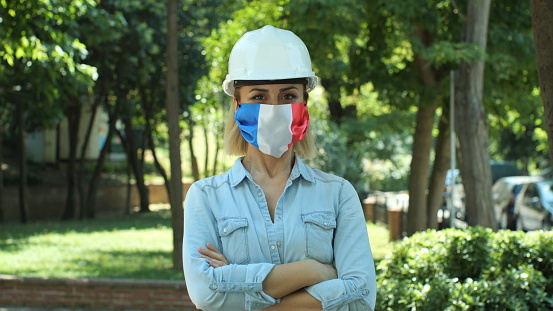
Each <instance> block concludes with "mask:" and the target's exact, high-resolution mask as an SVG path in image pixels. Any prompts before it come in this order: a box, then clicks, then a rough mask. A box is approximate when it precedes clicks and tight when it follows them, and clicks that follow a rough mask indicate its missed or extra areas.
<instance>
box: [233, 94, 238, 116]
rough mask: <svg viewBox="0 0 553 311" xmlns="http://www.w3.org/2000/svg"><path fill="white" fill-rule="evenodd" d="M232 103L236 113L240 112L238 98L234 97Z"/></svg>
mask: <svg viewBox="0 0 553 311" xmlns="http://www.w3.org/2000/svg"><path fill="white" fill-rule="evenodd" d="M232 103H233V104H234V112H236V110H238V101H236V97H234V96H233V97H232Z"/></svg>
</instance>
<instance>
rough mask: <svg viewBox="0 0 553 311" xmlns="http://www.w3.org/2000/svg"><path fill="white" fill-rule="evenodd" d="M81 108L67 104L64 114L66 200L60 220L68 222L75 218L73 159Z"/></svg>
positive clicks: (75, 104)
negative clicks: (66, 147) (66, 139)
mask: <svg viewBox="0 0 553 311" xmlns="http://www.w3.org/2000/svg"><path fill="white" fill-rule="evenodd" d="M81 107H82V106H81V104H80V103H75V102H73V103H70V104H69V106H68V107H67V109H66V112H65V116H66V117H67V121H68V129H69V133H68V134H69V159H68V162H67V198H66V200H65V211H64V212H63V215H62V217H61V219H62V220H70V219H73V218H75V209H76V197H75V190H76V182H77V178H76V175H75V158H76V157H77V144H78V143H79V124H80V123H81V122H80V120H81Z"/></svg>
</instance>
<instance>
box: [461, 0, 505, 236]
mask: <svg viewBox="0 0 553 311" xmlns="http://www.w3.org/2000/svg"><path fill="white" fill-rule="evenodd" d="M467 10H468V12H469V14H467V19H466V22H465V25H464V27H463V40H464V41H465V42H468V43H475V44H477V45H478V46H479V47H480V49H481V50H482V52H485V50H486V42H487V33H488V19H489V13H490V0H477V1H476V0H471V1H469V2H468V8H467ZM483 87H484V59H483V58H482V59H481V60H478V61H475V62H474V63H472V64H467V63H466V62H462V63H461V66H460V68H459V74H458V79H457V83H456V86H455V112H456V116H455V129H456V132H457V136H458V138H459V142H460V144H461V156H462V158H463V163H462V170H463V184H464V188H465V219H466V221H467V224H468V225H469V226H476V225H482V226H485V227H490V228H492V229H493V230H497V220H496V218H495V216H494V210H493V206H492V197H491V187H492V174H491V168H490V161H489V160H490V155H489V152H488V128H487V124H486V114H485V112H484V106H483Z"/></svg>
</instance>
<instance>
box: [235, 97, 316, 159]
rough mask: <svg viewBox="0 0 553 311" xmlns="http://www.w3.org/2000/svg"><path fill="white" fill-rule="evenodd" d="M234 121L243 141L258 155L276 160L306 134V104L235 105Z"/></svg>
mask: <svg viewBox="0 0 553 311" xmlns="http://www.w3.org/2000/svg"><path fill="white" fill-rule="evenodd" d="M234 120H235V121H236V123H238V126H239V127H240V132H241V133H242V136H243V137H244V139H245V140H246V141H247V142H249V143H250V144H252V145H254V146H255V147H256V148H257V149H259V150H260V151H261V152H263V153H265V154H268V155H271V156H273V157H275V158H280V157H281V156H282V154H284V153H285V152H286V151H287V150H288V149H289V148H290V146H292V144H293V143H295V142H298V141H300V140H302V139H303V138H304V137H305V133H306V132H307V125H308V124H309V113H308V112H307V103H295V104H284V105H266V104H255V103H252V104H239V105H238V109H236V112H235V113H234Z"/></svg>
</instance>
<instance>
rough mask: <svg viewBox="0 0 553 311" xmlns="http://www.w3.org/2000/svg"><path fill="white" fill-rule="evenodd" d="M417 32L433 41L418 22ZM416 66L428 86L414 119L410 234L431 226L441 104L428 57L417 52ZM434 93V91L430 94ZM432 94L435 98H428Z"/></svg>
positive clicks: (427, 42)
mask: <svg viewBox="0 0 553 311" xmlns="http://www.w3.org/2000/svg"><path fill="white" fill-rule="evenodd" d="M414 36H415V37H417V38H418V39H419V40H420V42H421V43H422V44H423V45H424V46H429V45H430V44H431V43H432V35H431V34H430V33H429V32H425V31H424V30H423V29H422V28H421V27H418V26H416V25H415V27H414ZM414 63H415V68H416V70H417V75H418V77H419V80H420V82H421V83H422V84H423V85H424V86H425V90H424V91H422V92H421V94H420V99H419V100H420V103H419V110H418V111H417V116H416V119H415V122H416V126H415V134H414V137H413V152H412V158H411V169H410V172H409V178H408V183H409V185H408V188H409V210H408V212H407V235H409V236H410V235H412V234H414V233H415V232H417V231H424V230H426V229H427V227H428V223H427V221H428V220H427V215H428V198H427V187H428V170H429V167H430V150H431V149H432V140H433V136H432V130H433V129H434V115H435V113H436V108H437V107H438V104H437V103H438V99H437V98H438V96H437V94H436V91H435V90H434V88H435V87H436V85H438V79H437V77H436V73H435V72H434V71H433V70H432V67H431V66H428V64H427V61H426V60H425V59H423V58H422V57H420V55H418V54H415V57H414ZM430 94H431V95H430ZM427 98H431V99H432V102H431V103H430V102H428V103H427V102H426V99H427Z"/></svg>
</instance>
